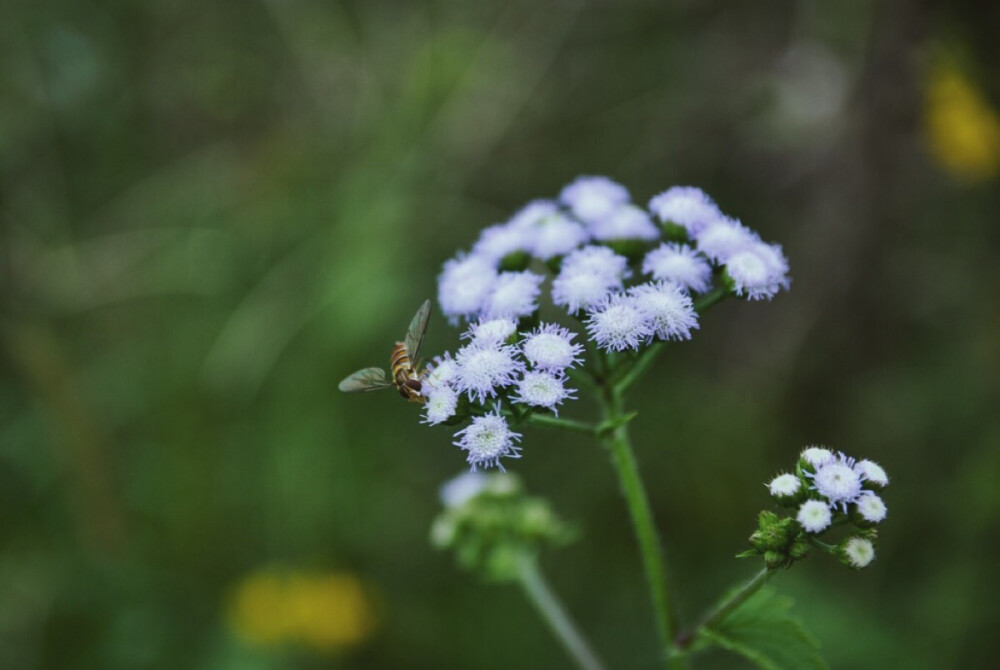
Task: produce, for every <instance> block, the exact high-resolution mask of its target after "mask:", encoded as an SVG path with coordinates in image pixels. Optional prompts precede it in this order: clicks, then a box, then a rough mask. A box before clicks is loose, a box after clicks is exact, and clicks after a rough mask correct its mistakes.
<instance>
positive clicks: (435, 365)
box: [422, 351, 458, 389]
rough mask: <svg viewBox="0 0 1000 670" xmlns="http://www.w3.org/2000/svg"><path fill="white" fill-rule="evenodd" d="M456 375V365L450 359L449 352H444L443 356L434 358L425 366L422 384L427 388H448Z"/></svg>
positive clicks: (453, 360)
mask: <svg viewBox="0 0 1000 670" xmlns="http://www.w3.org/2000/svg"><path fill="white" fill-rule="evenodd" d="M457 374H458V363H456V362H455V359H453V358H452V357H451V352H449V351H446V352H445V353H444V355H443V356H435V357H434V360H433V361H431V362H430V363H428V364H427V371H426V372H425V373H424V376H423V379H422V382H423V384H425V385H426V386H428V387H431V388H435V389H438V388H442V387H445V386H449V385H450V384H451V382H452V380H453V379H455V376H456V375H457Z"/></svg>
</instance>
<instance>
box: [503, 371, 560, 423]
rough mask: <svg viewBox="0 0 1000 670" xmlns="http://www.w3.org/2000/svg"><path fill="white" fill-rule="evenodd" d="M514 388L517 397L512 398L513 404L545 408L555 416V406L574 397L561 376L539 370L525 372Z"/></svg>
mask: <svg viewBox="0 0 1000 670" xmlns="http://www.w3.org/2000/svg"><path fill="white" fill-rule="evenodd" d="M516 388H517V395H515V396H513V397H512V399H513V400H514V402H517V403H522V404H525V405H531V406H533V407H545V408H547V409H551V410H553V411H554V412H555V413H556V414H557V415H558V414H559V410H558V408H557V407H556V406H557V405H559V404H560V403H562V401H563V400H566V399H567V398H574V397H575V396H573V395H572V394H573V391H572V389H567V388H566V386H565V380H564V378H563V377H562V376H561V375H554V374H552V373H550V372H543V371H541V370H532V371H529V372H525V373H524V377H522V378H521V380H520V381H519V382H518V383H517V387H516Z"/></svg>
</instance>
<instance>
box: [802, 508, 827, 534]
mask: <svg viewBox="0 0 1000 670" xmlns="http://www.w3.org/2000/svg"><path fill="white" fill-rule="evenodd" d="M795 520H796V521H798V522H799V524H800V525H801V526H802V527H803V528H804V529H805V531H806V532H807V533H819V532H820V531H823V530H826V529H827V528H829V527H830V521H831V520H832V517H831V515H830V508H829V507H827V506H826V505H824V504H823V503H822V502H820V501H819V500H807V501H805V502H804V503H802V505H801V506H800V507H799V513H798V514H797V515H796V517H795Z"/></svg>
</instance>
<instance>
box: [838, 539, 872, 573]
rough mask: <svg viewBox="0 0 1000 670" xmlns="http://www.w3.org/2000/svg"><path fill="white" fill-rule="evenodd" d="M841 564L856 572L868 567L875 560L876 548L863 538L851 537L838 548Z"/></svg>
mask: <svg viewBox="0 0 1000 670" xmlns="http://www.w3.org/2000/svg"><path fill="white" fill-rule="evenodd" d="M838 552H839V554H840V560H841V562H842V563H843V564H844V565H846V566H848V567H851V568H854V569H855V570H860V569H862V568H866V567H868V565H869V564H870V563H871V562H872V561H874V560H875V546H874V545H873V544H872V542H871V540H869V539H867V538H863V537H851V538H848V539H846V540H845V541H844V542H843V543H841V545H840V547H839V548H838Z"/></svg>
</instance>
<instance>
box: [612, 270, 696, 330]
mask: <svg viewBox="0 0 1000 670" xmlns="http://www.w3.org/2000/svg"><path fill="white" fill-rule="evenodd" d="M629 295H630V296H631V298H632V303H633V304H634V305H635V306H636V307H637V308H638V309H639V311H640V312H641V313H642V315H643V316H644V317H645V318H646V319H647V320H648V321H649V324H650V327H651V329H652V331H653V334H654V335H655V336H656V337H657V338H659V339H661V340H690V339H691V330H692V329H697V328H698V314H697V312H695V311H694V305H693V304H692V303H691V298H690V296H688V294H687V293H685V292H684V290H683V289H681V287H680V285H678V284H675V283H673V282H655V283H649V284H640V285H639V286H635V287H633V288H631V289H629Z"/></svg>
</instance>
